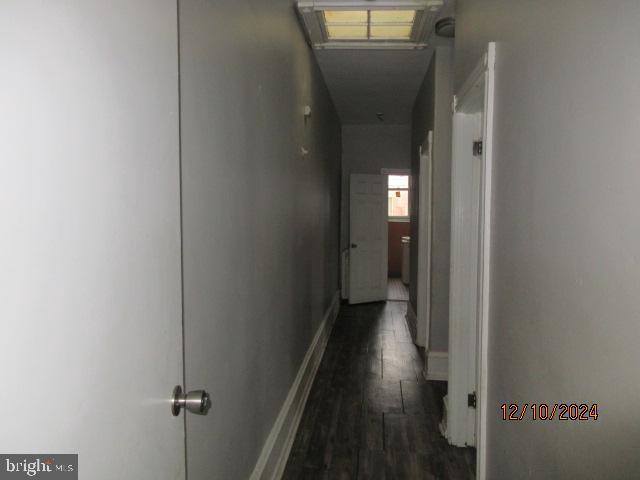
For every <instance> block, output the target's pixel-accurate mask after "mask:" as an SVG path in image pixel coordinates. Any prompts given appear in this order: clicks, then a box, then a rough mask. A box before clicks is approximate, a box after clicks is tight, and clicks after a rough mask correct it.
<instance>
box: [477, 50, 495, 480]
mask: <svg viewBox="0 0 640 480" xmlns="http://www.w3.org/2000/svg"><path fill="white" fill-rule="evenodd" d="M495 63H496V44H495V43H489V45H488V47H487V53H486V67H485V68H486V70H485V91H484V122H483V132H482V134H483V135H482V137H483V142H484V143H483V168H482V183H481V185H480V226H481V230H480V260H481V261H480V265H479V269H478V273H479V276H478V281H479V290H480V295H479V297H478V312H479V315H480V316H479V319H478V338H477V341H478V346H477V352H478V361H477V378H478V386H477V388H478V404H477V410H476V426H477V427H476V448H477V460H476V478H477V479H478V480H485V479H486V475H487V415H488V403H487V377H488V373H489V363H488V346H489V345H488V344H489V299H490V273H491V272H490V266H491V222H492V216H491V215H492V209H491V199H492V193H493V190H492V188H493V116H494V99H495Z"/></svg>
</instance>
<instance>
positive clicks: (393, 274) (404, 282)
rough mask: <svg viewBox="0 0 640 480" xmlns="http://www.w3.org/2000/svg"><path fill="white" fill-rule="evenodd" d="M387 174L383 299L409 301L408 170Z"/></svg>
mask: <svg viewBox="0 0 640 480" xmlns="http://www.w3.org/2000/svg"><path fill="white" fill-rule="evenodd" d="M385 173H386V178H387V227H388V237H387V241H388V247H387V250H388V252H389V253H388V257H387V300H389V301H401V302H408V301H409V282H410V270H409V269H410V263H411V261H410V257H411V237H410V214H411V212H410V203H409V178H410V177H409V171H405V170H394V171H386V172H385V171H384V170H383V174H385Z"/></svg>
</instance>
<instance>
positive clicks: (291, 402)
mask: <svg viewBox="0 0 640 480" xmlns="http://www.w3.org/2000/svg"><path fill="white" fill-rule="evenodd" d="M339 311H340V291H336V293H335V295H334V297H333V301H332V302H331V306H330V307H329V309H328V310H327V312H326V313H325V316H324V318H323V320H322V323H321V324H320V326H319V327H318V330H317V331H316V334H315V336H314V337H313V340H312V341H311V345H309V349H308V350H307V353H306V354H305V356H304V359H303V360H302V364H301V365H300V369H299V370H298V374H297V375H296V378H295V380H294V381H293V385H291V389H290V390H289V394H288V395H287V398H286V399H285V401H284V404H283V405H282V408H281V409H280V413H279V414H278V418H276V421H275V423H274V424H273V428H272V429H271V432H270V433H269V436H268V437H267V440H266V441H265V443H264V446H263V447H262V452H261V453H260V457H259V458H258V461H257V462H256V466H255V468H254V469H253V473H252V474H251V477H250V479H251V480H277V479H279V478H281V477H282V474H283V473H284V468H285V466H286V464H287V460H288V458H289V453H290V452H291V447H292V445H293V441H294V439H295V438H296V433H297V431H298V425H299V424H300V419H301V418H302V413H303V412H304V407H305V405H306V403H307V398H308V397H309V391H310V390H311V386H312V385H313V380H314V379H315V376H316V372H317V371H318V367H319V366H320V362H321V361H322V355H323V354H324V350H325V348H326V346H327V342H328V340H329V336H330V335H331V330H332V328H333V324H334V323H335V320H336V318H337V317H338V312H339Z"/></svg>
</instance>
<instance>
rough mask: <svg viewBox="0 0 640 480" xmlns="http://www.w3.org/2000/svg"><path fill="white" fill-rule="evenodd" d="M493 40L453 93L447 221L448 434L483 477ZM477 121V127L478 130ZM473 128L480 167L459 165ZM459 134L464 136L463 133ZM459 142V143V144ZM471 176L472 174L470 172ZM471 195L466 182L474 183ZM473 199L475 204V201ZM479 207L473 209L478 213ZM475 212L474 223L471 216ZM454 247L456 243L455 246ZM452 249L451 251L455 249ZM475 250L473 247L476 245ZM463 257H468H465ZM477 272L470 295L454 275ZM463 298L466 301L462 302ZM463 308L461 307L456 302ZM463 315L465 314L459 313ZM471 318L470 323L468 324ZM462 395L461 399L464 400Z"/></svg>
mask: <svg viewBox="0 0 640 480" xmlns="http://www.w3.org/2000/svg"><path fill="white" fill-rule="evenodd" d="M494 65H495V44H494V43H490V44H489V45H488V47H487V51H486V53H485V54H484V55H483V57H482V59H481V61H480V63H479V64H478V66H477V67H476V68H475V69H474V70H473V72H472V73H471V75H470V76H469V78H468V79H467V81H466V82H465V83H464V84H463V87H462V88H461V89H460V93H459V94H458V95H456V96H455V97H454V141H453V162H452V163H453V165H452V224H451V241H452V255H451V306H450V307H451V308H450V333H449V362H450V363H449V367H450V368H449V394H448V395H449V409H450V410H449V411H448V414H447V418H448V425H447V436H448V438H449V440H450V441H451V443H453V444H456V445H464V444H468V445H474V444H475V445H476V447H477V470H476V478H478V480H483V479H485V478H486V421H487V411H488V410H487V407H488V406H487V401H486V399H487V375H488V363H487V346H488V345H487V343H488V319H489V293H490V292H489V287H490V281H489V274H490V271H489V265H490V245H491V242H490V233H491V231H490V228H491V192H492V190H491V188H492V168H493V104H494ZM475 125H478V126H479V129H477V130H476V127H475ZM471 130H473V131H474V132H476V131H477V133H478V135H479V136H480V137H481V139H482V155H481V156H480V157H477V158H478V161H479V162H480V164H479V168H475V166H474V168H466V169H463V168H461V167H462V166H463V163H462V161H463V160H464V161H468V156H469V154H468V151H467V150H466V149H471V144H470V142H469V143H468V144H467V142H468V140H469V135H470V133H469V132H470V131H471ZM461 135H462V136H461ZM461 141H462V142H463V144H461ZM469 175H471V176H469ZM475 182H479V191H478V196H477V197H475V198H474V196H475V192H473V193H472V196H471V197H469V191H467V190H465V188H464V187H463V186H464V185H466V186H469V185H478V184H477V183H475ZM465 201H466V202H469V201H471V202H472V205H473V207H471V213H469V212H467V213H466V215H467V217H465V219H463V218H462V212H461V211H460V210H459V208H458V206H460V205H464V202H465ZM476 203H477V204H476ZM476 209H477V211H476ZM474 215H477V221H478V223H477V227H476V225H475V224H474V222H471V223H469V221H468V220H469V218H475V217H474ZM476 234H477V264H476V263H475V262H469V261H468V257H465V256H464V255H469V254H471V255H475V254H474V253H473V252H472V251H467V252H465V251H464V248H462V247H460V245H462V244H461V243H460V242H464V239H467V242H470V243H467V244H466V245H467V246H469V245H471V244H472V243H473V240H471V239H473V237H474V236H475V235H476ZM456 245H458V247H456ZM454 249H455V250H454ZM474 251H475V248H474ZM465 259H466V261H465ZM473 275H477V287H476V288H475V289H474V290H475V291H474V292H473V294H471V295H468V294H462V293H461V287H462V285H461V284H459V282H458V281H456V278H458V279H461V278H465V276H466V278H469V276H473ZM465 302H466V303H465ZM461 303H462V304H463V305H464V306H466V309H465V308H462V309H461V308H459V307H460V304H461ZM458 312H461V314H465V315H466V314H467V313H469V315H467V316H463V315H461V314H459V313H458ZM470 322H473V324H470ZM474 382H475V391H476V394H477V408H476V410H475V412H472V411H471V412H470V411H469V410H468V409H467V408H466V407H465V406H464V405H466V395H467V393H470V392H469V391H468V390H469V388H470V385H474ZM462 397H464V398H462Z"/></svg>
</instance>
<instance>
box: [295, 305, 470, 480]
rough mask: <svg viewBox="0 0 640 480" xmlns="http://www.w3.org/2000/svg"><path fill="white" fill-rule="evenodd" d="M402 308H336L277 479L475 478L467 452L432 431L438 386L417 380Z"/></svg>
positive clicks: (416, 359) (418, 362)
mask: <svg viewBox="0 0 640 480" xmlns="http://www.w3.org/2000/svg"><path fill="white" fill-rule="evenodd" d="M406 308H407V304H406V302H387V303H377V304H366V305H358V306H349V305H344V306H343V307H342V310H341V313H340V316H339V318H338V320H337V321H336V324H335V326H334V329H333V332H332V335H331V338H330V340H329V344H328V345H327V349H326V351H325V354H324V358H323V359H322V364H321V365H320V368H319V371H318V374H317V376H316V379H315V382H314V384H313V387H312V389H311V393H310V394H309V399H308V402H307V406H306V408H305V411H304V414H303V417H302V420H301V422H300V427H299V429H298V434H297V436H296V439H295V442H294V445H293V448H292V451H291V455H290V457H289V461H288V463H287V467H286V470H285V473H284V476H283V478H285V479H385V480H388V479H439V480H440V479H443V480H444V479H450V480H459V479H473V478H475V474H474V472H475V449H472V448H455V447H452V446H450V445H449V444H448V443H447V442H446V440H445V439H444V438H442V436H441V435H440V433H439V431H438V422H439V421H440V418H441V415H442V397H443V396H444V395H445V393H446V383H445V382H427V381H425V380H424V379H423V377H422V374H421V372H422V365H423V360H422V358H421V356H420V354H419V352H418V349H417V348H416V347H415V345H414V344H413V343H412V342H411V337H410V334H409V331H408V329H407V326H406V323H405V319H404V315H405V313H406Z"/></svg>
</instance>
